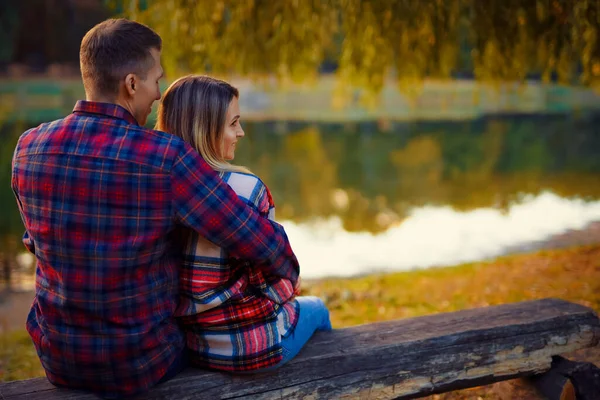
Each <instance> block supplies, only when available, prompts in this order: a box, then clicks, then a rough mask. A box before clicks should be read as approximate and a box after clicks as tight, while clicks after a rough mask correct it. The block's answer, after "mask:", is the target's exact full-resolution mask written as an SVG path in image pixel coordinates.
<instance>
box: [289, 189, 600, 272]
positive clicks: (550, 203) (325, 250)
mask: <svg viewBox="0 0 600 400" xmlns="http://www.w3.org/2000/svg"><path fill="white" fill-rule="evenodd" d="M597 220H600V201H594V202H584V201H582V200H574V199H565V198H561V197H559V196H557V195H555V194H553V193H548V192H546V193H542V194H540V195H539V196H536V197H534V196H526V197H525V198H524V199H523V200H522V201H520V202H517V203H515V204H511V205H510V206H509V207H508V209H507V210H506V212H503V211H501V210H498V209H493V208H480V209H476V210H472V211H457V210H455V209H453V208H452V207H450V206H441V207H438V206H425V207H418V208H414V209H413V210H412V211H411V212H410V213H409V215H408V216H407V217H406V219H405V220H404V221H403V222H402V223H401V224H399V225H395V226H392V227H390V228H389V229H388V230H387V231H385V232H383V233H380V234H377V235H372V234H370V233H366V232H348V231H346V230H344V229H343V226H342V221H341V220H340V218H339V217H331V218H328V219H324V220H319V221H314V222H313V223H295V222H291V221H290V222H284V226H285V227H286V231H287V233H288V235H289V238H290V241H291V243H292V246H293V248H294V251H295V252H296V254H297V256H298V259H299V261H300V265H301V266H302V275H303V276H304V277H305V278H321V277H325V276H350V275H357V274H366V273H372V272H375V271H398V270H407V269H412V268H425V267H430V266H435V265H437V266H444V265H451V264H458V263H462V262H470V261H476V260H482V259H486V258H489V257H493V256H497V255H500V254H503V253H504V252H505V251H506V249H508V248H511V247H518V246H519V245H521V244H524V243H530V242H535V241H538V240H542V239H544V238H547V237H549V236H550V235H554V234H558V233H561V232H563V231H565V230H567V229H581V228H584V227H585V226H586V225H587V224H588V223H589V222H592V221H597Z"/></svg>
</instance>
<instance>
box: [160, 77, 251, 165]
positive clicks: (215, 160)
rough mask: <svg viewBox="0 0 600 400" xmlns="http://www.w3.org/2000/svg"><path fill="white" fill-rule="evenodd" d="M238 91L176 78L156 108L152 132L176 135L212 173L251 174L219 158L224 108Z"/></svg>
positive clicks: (214, 81) (221, 84)
mask: <svg viewBox="0 0 600 400" xmlns="http://www.w3.org/2000/svg"><path fill="white" fill-rule="evenodd" d="M234 96H235V97H237V98H239V91H238V90H237V89H236V88H235V87H233V86H231V85H230V84H229V83H227V82H225V81H222V80H219V79H215V78H211V77H209V76H205V75H188V76H185V77H183V78H179V79H177V80H176V81H175V82H173V83H172V84H171V86H169V88H168V89H167V90H166V91H165V93H164V95H163V97H162V100H161V102H160V105H159V106H158V119H157V121H156V126H155V127H154V129H156V130H159V131H164V132H169V133H172V134H174V135H177V136H179V137H180V138H182V139H183V140H185V141H186V142H187V143H189V144H190V145H191V146H192V147H193V148H195V149H196V150H197V151H198V153H200V155H202V157H203V158H204V160H205V161H206V162H207V163H208V165H210V166H211V167H212V169H214V170H215V171H223V172H226V171H231V172H245V173H251V172H250V171H249V170H248V169H247V168H245V167H242V166H238V165H233V164H230V163H229V162H227V161H226V160H225V159H224V158H223V157H222V155H221V151H220V149H221V148H222V143H223V132H224V130H225V118H226V117H227V109H228V108H229V103H231V100H232V99H233V97H234Z"/></svg>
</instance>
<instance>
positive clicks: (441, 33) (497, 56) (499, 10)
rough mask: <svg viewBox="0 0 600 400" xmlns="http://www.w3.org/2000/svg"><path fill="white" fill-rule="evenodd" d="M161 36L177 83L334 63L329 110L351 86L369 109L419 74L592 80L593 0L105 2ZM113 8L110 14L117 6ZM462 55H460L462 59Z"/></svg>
mask: <svg viewBox="0 0 600 400" xmlns="http://www.w3.org/2000/svg"><path fill="white" fill-rule="evenodd" d="M113 3H115V4H116V5H117V7H118V9H119V10H123V11H124V14H125V15H126V16H129V17H132V18H135V19H137V20H140V21H142V22H145V23H148V24H149V25H150V26H152V27H153V28H155V29H156V30H157V31H158V32H159V33H160V34H161V35H162V37H163V39H164V40H165V48H164V55H165V64H166V66H167V70H168V71H170V72H171V73H173V74H175V75H179V74H181V73H182V72H188V71H193V72H202V71H208V72H210V73H212V74H217V75H220V74H242V75H246V76H252V77H265V76H276V77H278V78H279V79H280V80H281V81H286V80H288V79H292V80H294V81H300V80H306V79H310V78H312V77H314V75H315V74H316V73H317V71H318V69H319V67H320V66H321V65H322V63H323V61H324V60H326V59H329V60H330V61H333V62H335V63H336V64H337V65H338V69H337V74H338V77H339V78H340V79H339V88H338V92H337V96H336V99H335V102H336V104H338V105H340V106H343V105H344V104H345V103H346V102H347V101H349V100H351V98H352V96H351V94H352V93H351V92H350V90H351V89H350V86H357V87H362V88H366V89H367V90H366V91H365V92H364V93H363V97H362V100H363V101H364V102H366V103H367V104H372V103H373V102H374V100H375V95H376V94H377V93H379V91H380V90H381V88H382V87H383V85H384V82H385V80H386V79H387V78H388V77H389V76H390V75H393V76H395V78H396V80H397V82H398V85H399V87H400V89H401V90H403V91H404V92H405V93H408V94H418V92H419V87H420V84H421V82H422V81H423V79H424V78H426V77H433V78H447V77H449V76H450V74H451V73H452V72H457V71H458V70H460V69H464V68H468V69H469V71H468V72H473V73H474V75H475V77H476V78H478V79H480V80H481V81H484V82H488V83H499V82H502V81H523V80H524V79H525V78H526V76H527V74H529V73H539V74H541V75H542V76H543V78H544V79H546V80H548V79H550V78H551V77H552V76H554V75H555V76H556V77H557V78H558V80H559V81H560V82H565V83H567V82H574V81H579V82H581V83H583V84H585V85H591V86H597V85H598V84H599V83H600V43H599V41H598V27H599V25H600V24H599V21H600V3H599V2H597V1H596V0H489V1H480V0H303V1H300V0H279V1H270V0H251V1H240V0H219V1H208V0H203V1H197V2H196V1H189V0H174V1H173V0H156V1H153V2H148V5H147V7H146V6H145V2H140V1H139V0H120V1H116V2H115V1H113ZM115 10H116V9H115ZM469 53H470V54H469Z"/></svg>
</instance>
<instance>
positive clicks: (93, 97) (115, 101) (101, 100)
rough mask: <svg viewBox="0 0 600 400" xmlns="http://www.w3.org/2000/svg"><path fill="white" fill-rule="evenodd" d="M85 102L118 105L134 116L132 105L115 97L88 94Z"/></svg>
mask: <svg viewBox="0 0 600 400" xmlns="http://www.w3.org/2000/svg"><path fill="white" fill-rule="evenodd" d="M85 100H86V101H93V102H97V103H109V104H116V105H118V106H121V107H123V108H124V109H126V110H127V111H129V113H130V114H131V115H134V114H133V109H132V107H131V105H130V104H129V103H128V102H127V101H125V100H123V99H121V98H120V97H116V98H115V97H107V96H102V95H99V96H97V95H89V94H86V96H85Z"/></svg>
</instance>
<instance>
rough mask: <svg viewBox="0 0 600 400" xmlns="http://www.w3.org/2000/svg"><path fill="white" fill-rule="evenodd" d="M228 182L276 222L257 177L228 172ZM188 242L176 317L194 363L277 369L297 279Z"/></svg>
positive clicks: (294, 308) (196, 239)
mask: <svg viewBox="0 0 600 400" xmlns="http://www.w3.org/2000/svg"><path fill="white" fill-rule="evenodd" d="M221 176H222V178H223V180H224V181H225V182H227V183H228V184H229V186H231V188H232V189H233V190H234V191H235V192H236V193H237V194H238V196H239V197H240V198H241V199H243V200H244V201H246V202H247V203H248V204H249V205H250V206H252V207H253V208H255V209H256V210H257V211H258V212H259V213H260V214H261V215H262V216H264V217H265V218H269V219H271V220H272V219H274V216H275V208H274V204H273V200H272V197H271V194H270V193H269V190H268V189H267V187H266V186H265V185H264V184H263V182H262V181H261V180H260V179H258V178H257V177H256V176H254V175H250V174H245V173H239V172H226V173H222V174H221ZM184 237H186V247H185V251H184V259H183V265H182V269H181V271H180V295H181V300H180V304H179V307H178V308H177V311H176V315H177V316H180V317H181V318H180V321H181V322H182V326H183V327H184V330H185V331H186V339H187V346H188V348H189V349H190V350H191V351H192V352H191V359H192V361H193V362H194V363H195V364H197V365H199V366H201V367H206V368H213V369H220V370H226V371H248V370H255V369H260V368H265V367H269V366H272V365H275V364H277V363H278V362H279V361H280V360H281V357H282V354H281V338H282V337H285V336H287V335H288V333H289V332H290V330H291V329H293V327H294V326H295V324H296V322H297V317H298V303H297V302H296V301H295V300H294V299H293V297H294V292H295V287H294V286H295V284H296V283H297V275H296V273H295V271H293V272H292V273H291V274H290V275H288V276H281V275H280V276H276V275H273V274H272V273H270V271H269V269H268V268H264V266H263V265H260V264H256V263H249V262H240V261H238V260H236V259H234V258H231V257H229V256H228V253H227V252H226V251H224V250H223V249H221V248H220V247H218V246H216V245H214V244H212V243H211V242H209V241H208V240H206V239H204V238H203V237H202V236H200V235H198V234H197V233H195V232H190V233H189V234H188V235H185V236H184Z"/></svg>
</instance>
